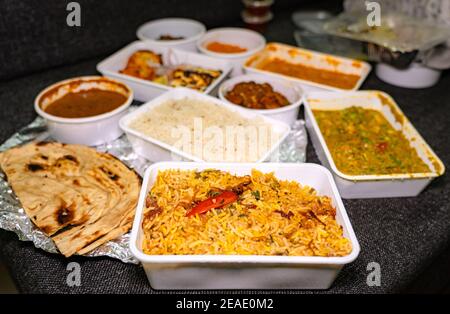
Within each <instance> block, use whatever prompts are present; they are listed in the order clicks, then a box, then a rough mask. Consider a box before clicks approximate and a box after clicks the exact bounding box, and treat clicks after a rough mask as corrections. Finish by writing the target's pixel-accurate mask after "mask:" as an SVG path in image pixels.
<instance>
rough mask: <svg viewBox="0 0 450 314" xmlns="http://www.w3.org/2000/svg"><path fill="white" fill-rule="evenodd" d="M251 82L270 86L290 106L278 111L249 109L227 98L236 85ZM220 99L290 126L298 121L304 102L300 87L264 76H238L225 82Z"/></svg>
mask: <svg viewBox="0 0 450 314" xmlns="http://www.w3.org/2000/svg"><path fill="white" fill-rule="evenodd" d="M250 81H253V82H256V83H260V84H261V83H268V84H270V85H271V86H272V87H273V89H274V90H275V91H276V92H279V93H280V94H282V95H283V96H285V97H286V98H287V99H288V100H289V102H290V105H288V106H285V107H282V108H277V109H248V108H245V107H242V106H239V105H236V104H234V103H232V102H231V101H229V100H227V99H226V98H225V95H226V94H227V92H228V91H230V90H232V89H233V87H234V86H235V85H236V84H238V83H241V82H250ZM219 97H220V99H222V100H223V101H225V102H227V103H229V104H231V105H234V106H237V107H239V108H244V109H246V110H249V111H251V112H256V113H260V114H262V115H265V116H266V117H270V118H273V119H276V120H280V121H283V122H285V123H287V124H289V125H292V123H294V122H295V120H297V117H298V112H299V110H300V106H301V104H302V102H303V91H302V89H301V88H300V87H299V86H298V85H296V84H293V83H292V82H289V81H286V80H284V81H283V80H279V79H275V78H271V77H267V76H263V75H255V74H248V75H241V76H237V77H234V78H232V79H229V80H227V81H225V82H223V83H222V85H220V87H219Z"/></svg>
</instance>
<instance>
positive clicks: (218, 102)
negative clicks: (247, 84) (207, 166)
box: [119, 87, 291, 162]
mask: <svg viewBox="0 0 450 314" xmlns="http://www.w3.org/2000/svg"><path fill="white" fill-rule="evenodd" d="M183 93H184V94H185V95H184V97H186V98H189V97H200V98H203V99H205V101H209V102H212V103H214V104H216V105H220V106H222V107H225V108H226V109H228V110H231V111H237V113H238V114H240V115H242V114H243V115H244V117H245V116H246V115H248V114H249V113H250V114H251V115H253V116H254V117H255V118H256V117H259V118H261V119H263V120H265V121H266V122H268V123H269V124H270V125H271V126H272V127H274V126H277V125H278V126H280V127H282V128H284V130H285V131H284V132H283V133H282V134H281V136H280V138H279V139H278V141H277V143H276V144H275V145H273V146H272V147H270V149H269V150H268V151H267V152H266V153H265V154H264V155H263V156H262V157H261V158H260V159H259V160H258V161H257V162H262V161H264V160H265V159H267V158H268V157H269V156H270V155H271V154H272V153H273V152H274V151H275V150H276V149H277V148H278V147H279V146H280V144H281V143H282V142H283V141H284V140H285V139H286V137H287V136H288V135H289V132H290V129H291V128H290V126H289V125H288V124H287V123H284V122H282V121H279V120H275V119H273V118H270V117H267V116H264V115H262V114H259V113H256V112H255V113H251V112H249V111H248V110H246V109H244V108H239V107H237V106H236V105H231V104H228V103H226V102H224V101H222V100H220V99H218V98H216V97H213V96H210V95H207V94H204V93H200V92H198V91H195V90H192V89H189V88H185V87H177V88H174V89H173V90H170V91H167V92H165V93H163V94H161V95H159V96H158V97H155V98H153V99H152V100H150V101H148V102H146V103H144V104H142V105H141V106H140V107H139V108H138V109H136V110H134V111H133V112H130V113H128V114H127V115H125V116H124V117H122V118H121V119H120V121H119V126H120V128H121V129H122V130H123V131H124V132H125V133H127V134H128V133H130V134H132V135H134V136H136V137H138V138H140V139H142V140H144V141H147V142H150V143H153V144H156V145H158V146H160V147H162V148H164V149H166V150H168V151H170V152H173V153H175V154H177V155H180V156H182V157H184V158H186V159H189V160H192V161H197V162H207V161H205V160H203V159H201V158H199V157H197V156H195V155H192V154H188V153H186V152H184V151H182V150H180V149H178V148H176V147H174V146H172V145H170V144H167V143H164V142H162V141H160V140H158V139H156V138H153V137H150V136H148V135H145V134H142V133H141V132H139V131H137V130H134V129H132V128H130V127H129V126H128V124H127V123H126V122H125V121H128V120H130V119H133V118H135V116H137V115H138V114H139V113H144V112H147V111H148V110H150V108H153V107H157V106H159V105H160V104H162V103H163V102H165V101H167V100H169V99H170V96H172V94H175V95H176V94H183Z"/></svg>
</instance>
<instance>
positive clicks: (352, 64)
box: [244, 43, 372, 92]
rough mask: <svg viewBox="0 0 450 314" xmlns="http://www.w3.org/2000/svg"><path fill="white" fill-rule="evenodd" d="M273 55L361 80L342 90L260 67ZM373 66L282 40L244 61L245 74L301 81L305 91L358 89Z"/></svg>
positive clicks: (287, 60) (268, 45) (299, 82)
mask: <svg viewBox="0 0 450 314" xmlns="http://www.w3.org/2000/svg"><path fill="white" fill-rule="evenodd" d="M274 58H278V59H281V60H284V61H286V62H290V63H295V64H301V65H304V66H307V67H312V68H318V69H324V70H328V71H335V72H338V73H342V74H354V75H358V76H359V80H358V81H357V83H356V84H355V85H354V86H353V87H352V88H351V89H342V88H338V87H335V86H331V85H325V84H320V83H316V82H313V81H309V80H304V79H298V78H296V77H292V76H287V75H283V74H278V73H274V72H270V71H265V70H261V69H258V66H259V65H260V64H261V63H264V62H266V61H267V60H272V59H274ZM371 68H372V67H371V66H370V64H368V63H367V62H363V61H359V60H355V59H349V58H343V57H337V56H333V55H329V54H324V53H320V52H316V51H313V50H307V49H302V48H298V47H294V46H289V45H284V44H280V43H269V44H267V45H266V47H265V48H264V49H263V50H262V51H260V52H259V53H256V54H255V55H253V56H251V57H249V58H248V59H247V60H246V61H245V63H244V69H245V72H246V73H250V74H264V75H270V76H272V77H278V78H282V79H286V80H290V81H292V82H295V83H297V84H300V85H301V86H302V87H303V88H304V90H305V91H306V92H308V91H317V90H318V89H319V90H324V89H325V90H333V91H344V90H345V91H353V90H357V89H359V87H360V86H361V84H362V83H363V82H364V80H365V79H366V77H367V75H368V74H369V72H370V70H371Z"/></svg>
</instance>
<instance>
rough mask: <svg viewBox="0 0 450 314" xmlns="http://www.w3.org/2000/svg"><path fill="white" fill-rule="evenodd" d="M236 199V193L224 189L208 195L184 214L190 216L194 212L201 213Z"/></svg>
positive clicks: (194, 213)
mask: <svg viewBox="0 0 450 314" xmlns="http://www.w3.org/2000/svg"><path fill="white" fill-rule="evenodd" d="M237 199H238V196H237V194H236V193H234V192H231V191H224V192H222V193H220V194H218V195H216V196H214V197H210V198H208V199H206V200H204V201H201V202H200V203H198V204H197V205H196V206H195V207H194V208H192V209H191V210H190V211H189V212H188V213H187V214H186V216H188V217H190V216H193V215H196V214H203V213H206V212H207V211H209V210H211V209H215V208H221V207H224V206H225V205H228V204H231V203H233V202H235V201H236V200H237Z"/></svg>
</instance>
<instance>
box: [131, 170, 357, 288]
mask: <svg viewBox="0 0 450 314" xmlns="http://www.w3.org/2000/svg"><path fill="white" fill-rule="evenodd" d="M210 168H213V169H219V170H223V171H228V172H230V173H232V174H236V175H248V174H250V173H251V169H258V170H260V171H262V172H265V173H268V172H274V175H275V176H276V177H277V178H278V179H282V180H295V181H297V182H299V183H300V184H303V185H308V186H311V187H313V188H314V189H316V190H317V193H318V194H319V195H327V196H329V197H330V198H331V199H332V204H333V206H334V207H335V208H336V220H337V222H338V223H339V224H340V225H341V226H342V227H343V234H344V236H345V237H346V238H348V239H349V240H350V241H351V244H352V248H353V249H352V252H351V253H350V254H349V255H347V256H343V257H317V256H262V255H147V254H144V253H143V252H142V241H143V230H142V215H143V210H144V207H145V199H146V197H147V193H148V192H149V190H150V189H151V188H152V186H153V184H154V182H155V179H156V176H157V174H158V171H159V170H166V169H183V170H193V169H196V170H199V171H201V170H204V169H210ZM130 249H131V252H132V253H133V255H134V256H136V258H137V259H138V260H139V261H140V262H141V263H142V265H143V267H144V269H145V272H146V274H147V277H148V280H149V281H150V284H151V286H152V287H153V288H154V289H327V288H329V287H330V286H331V284H332V283H333V281H334V279H335V278H336V276H337V275H338V273H339V271H340V270H341V268H342V267H343V266H344V265H345V264H348V263H351V262H352V261H354V260H355V259H356V258H357V256H358V254H359V251H360V247H359V244H358V241H357V239H356V236H355V233H354V231H353V228H352V226H351V224H350V221H349V219H348V216H347V213H346V210H345V208H344V204H343V203H342V200H341V198H340V196H339V193H338V190H337V188H336V185H335V183H334V181H333V177H332V175H331V173H330V172H329V171H328V170H327V169H326V168H324V167H322V166H320V165H316V164H289V163H251V164H245V163H241V164H236V163H193V162H162V163H156V164H153V165H152V166H150V167H149V168H148V169H147V170H146V172H145V176H144V181H143V184H142V189H141V194H140V197H139V203H138V206H137V210H136V216H135V219H134V223H133V229H132V231H131V238H130Z"/></svg>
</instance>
